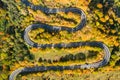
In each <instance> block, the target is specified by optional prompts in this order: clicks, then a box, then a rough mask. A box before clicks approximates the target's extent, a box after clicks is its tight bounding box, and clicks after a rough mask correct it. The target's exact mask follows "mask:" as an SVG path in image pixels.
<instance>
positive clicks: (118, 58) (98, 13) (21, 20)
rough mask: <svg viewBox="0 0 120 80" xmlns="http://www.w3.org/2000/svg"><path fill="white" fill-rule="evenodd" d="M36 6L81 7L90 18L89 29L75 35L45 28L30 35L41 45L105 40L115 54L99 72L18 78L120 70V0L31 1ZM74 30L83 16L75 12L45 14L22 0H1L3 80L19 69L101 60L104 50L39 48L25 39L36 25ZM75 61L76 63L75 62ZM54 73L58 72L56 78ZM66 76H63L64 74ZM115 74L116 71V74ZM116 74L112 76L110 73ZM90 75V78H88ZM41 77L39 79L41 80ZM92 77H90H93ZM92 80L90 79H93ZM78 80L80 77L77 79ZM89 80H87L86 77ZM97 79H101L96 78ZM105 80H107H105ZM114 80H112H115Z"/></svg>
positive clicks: (68, 75)
mask: <svg viewBox="0 0 120 80" xmlns="http://www.w3.org/2000/svg"><path fill="white" fill-rule="evenodd" d="M29 1H30V2H32V3H33V4H34V5H42V6H44V7H49V8H65V7H77V8H81V9H82V10H84V11H85V13H86V15H87V23H86V26H85V27H84V28H83V29H82V30H80V31H78V32H75V33H72V34H69V33H68V32H66V31H61V32H60V33H57V34H56V33H51V34H50V33H48V32H45V31H44V29H36V30H32V31H31V32H29V36H30V38H31V39H32V40H33V41H35V42H38V43H43V44H45V43H62V42H65V43H69V42H77V41H102V42H104V43H105V44H106V45H107V46H108V47H109V49H110V51H111V58H110V62H109V64H108V65H107V66H104V67H102V68H99V69H89V70H73V71H72V70H71V71H63V72H59V71H57V72H53V71H50V72H45V73H35V74H30V75H22V76H18V77H20V79H21V78H22V79H26V78H27V77H30V76H31V75H32V76H37V77H38V76H39V77H40V76H42V78H43V79H44V78H47V77H49V76H52V77H50V78H51V79H52V78H53V79H54V76H57V77H59V76H62V75H66V76H65V77H62V78H63V79H66V78H70V79H71V77H72V76H71V75H74V76H76V77H78V76H80V75H83V76H84V74H86V73H88V74H89V73H93V74H97V73H99V72H103V73H104V72H106V71H108V72H109V71H114V70H119V69H120V15H119V14H120V1H119V0H64V1H62V0H29ZM39 22H42V23H45V24H49V25H56V26H70V27H74V26H76V25H77V24H78V23H79V22H80V17H79V16H78V15H77V14H74V13H72V12H69V13H64V12H60V13H57V14H45V13H43V12H42V11H40V10H37V11H34V10H32V9H31V8H30V7H26V6H25V5H24V4H23V3H22V2H21V0H0V39H1V40H0V80H7V79H8V76H9V75H10V74H11V72H12V71H14V70H15V69H17V68H19V67H26V66H31V67H32V66H36V65H45V66H47V65H73V64H83V63H92V62H96V61H98V60H101V59H102V57H103V51H102V50H101V49H99V48H92V47H87V46H86V47H78V48H70V49H64V48H63V49H58V48H54V49H51V48H50V49H49V48H47V49H37V48H33V47H30V46H29V45H27V44H26V43H25V41H24V39H23V34H24V29H25V28H26V27H27V26H29V25H30V24H33V23H39ZM73 58H74V59H75V60H74V59H73ZM51 73H55V74H54V76H53V75H52V74H51ZM61 73H62V74H61ZM113 73H114V72H113ZM110 74H112V73H110ZM85 76H86V75H85ZM37 77H36V78H35V79H36V80H37ZM62 78H61V80H62ZM89 78H90V77H89ZM89 78H88V79H89ZM76 79H77V78H76ZM84 79H86V78H84ZM95 79H96V80H97V77H96V78H95ZM103 80H105V79H103ZM111 80H112V79H111Z"/></svg>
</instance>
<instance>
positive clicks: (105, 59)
mask: <svg viewBox="0 0 120 80" xmlns="http://www.w3.org/2000/svg"><path fill="white" fill-rule="evenodd" d="M21 1H22V2H23V3H24V4H25V5H26V6H29V7H30V8H31V9H33V10H41V11H43V12H44V13H46V14H54V13H58V12H65V13H67V12H73V13H76V14H79V15H80V16H81V22H80V23H79V24H78V25H77V26H76V27H75V28H69V27H65V26H64V27H63V26H62V27H57V26H51V25H48V24H43V23H39V24H32V25H30V26H28V27H27V28H26V29H25V31H24V40H25V41H26V43H27V44H28V45H30V46H32V47H36V48H71V47H74V48H76V47H79V46H91V47H99V48H101V49H103V50H104V57H103V60H101V61H98V62H94V63H90V64H78V65H72V66H35V67H24V68H19V69H17V70H15V71H13V72H12V74H11V75H10V76H9V80H14V79H15V78H16V76H17V75H18V74H20V73H29V72H43V71H48V70H54V71H56V70H73V69H85V68H87V69H89V68H98V67H102V66H104V65H106V64H107V63H108V62H109V59H110V51H109V49H108V47H107V46H106V45H105V44H103V43H102V42H98V41H92V42H88V41H86V42H71V43H68V44H66V43H57V44H38V43H35V42H33V41H32V40H31V39H30V38H29V35H28V32H30V31H31V30H33V29H37V28H43V29H45V30H46V31H48V32H59V31H64V30H65V31H68V32H69V33H74V32H76V31H78V30H81V29H82V28H83V27H84V26H85V24H86V15H85V13H84V12H83V11H82V10H81V9H78V8H62V9H56V8H53V9H50V8H47V7H42V6H35V5H33V4H32V3H30V2H29V1H28V0H21Z"/></svg>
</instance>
